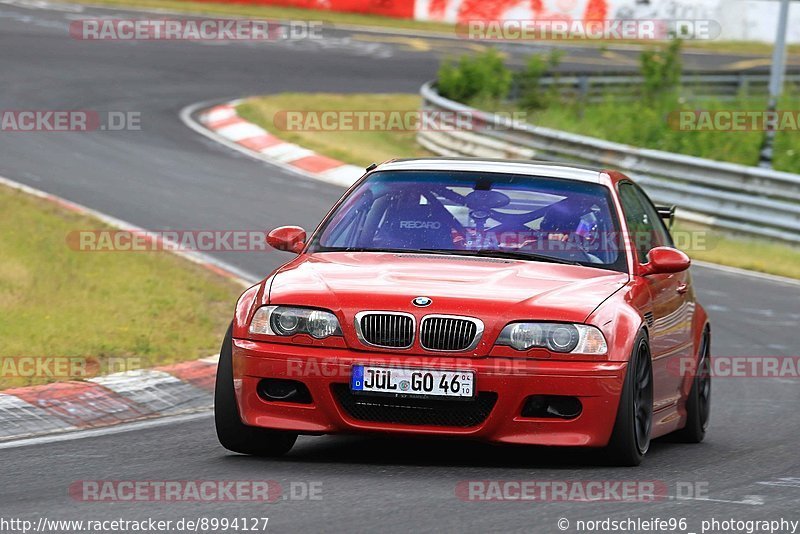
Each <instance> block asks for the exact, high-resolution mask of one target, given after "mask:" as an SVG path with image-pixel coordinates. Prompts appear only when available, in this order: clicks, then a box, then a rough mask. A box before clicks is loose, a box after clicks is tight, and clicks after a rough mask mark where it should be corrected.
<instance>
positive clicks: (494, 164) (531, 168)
mask: <svg viewBox="0 0 800 534" xmlns="http://www.w3.org/2000/svg"><path fill="white" fill-rule="evenodd" d="M375 170H376V171H377V170H380V171H434V170H436V171H439V170H441V171H475V172H497V173H506V174H522V175H529V176H542V177H548V178H564V179H568V180H578V181H582V182H591V183H596V184H600V183H602V184H607V183H608V182H607V180H608V175H607V174H605V172H604V171H601V170H598V169H593V168H590V167H584V166H582V165H576V164H572V163H556V162H552V161H536V160H512V159H492V158H413V159H393V160H389V161H387V162H385V163H382V164H380V165H378V166H377V168H376V169H375Z"/></svg>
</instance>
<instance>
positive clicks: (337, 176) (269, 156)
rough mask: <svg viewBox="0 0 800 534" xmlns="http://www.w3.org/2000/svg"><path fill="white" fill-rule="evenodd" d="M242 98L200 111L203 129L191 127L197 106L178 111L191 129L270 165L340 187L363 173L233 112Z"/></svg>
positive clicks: (353, 180)
mask: <svg viewBox="0 0 800 534" xmlns="http://www.w3.org/2000/svg"><path fill="white" fill-rule="evenodd" d="M240 102H241V100H234V101H232V102H228V103H226V104H220V105H217V106H213V107H211V108H208V109H205V110H204V111H201V112H200V114H199V116H198V120H199V124H200V125H202V127H204V129H205V130H206V131H201V130H200V129H198V128H197V127H194V126H193V125H192V124H191V123H192V122H194V121H193V119H192V118H191V115H192V114H193V113H194V112H195V111H196V110H197V106H190V108H187V109H186V110H184V112H182V113H181V115H182V118H183V119H184V122H185V123H187V125H189V126H190V127H192V128H193V129H194V130H196V131H198V132H200V133H203V134H204V135H208V136H210V137H212V138H213V139H215V140H217V141H219V142H221V143H223V144H225V145H227V146H230V147H232V148H235V149H236V150H239V151H240V152H244V153H246V154H248V155H250V156H252V157H255V158H257V159H260V160H262V161H266V162H268V163H271V164H273V165H278V166H280V167H282V168H285V169H288V170H291V171H293V172H296V173H299V174H302V175H303V176H306V177H309V178H312V179H314V180H319V181H322V182H327V183H330V184H334V185H339V186H342V187H350V186H351V185H353V183H354V182H355V181H356V180H358V179H359V178H360V177H361V176H362V175H363V174H364V169H363V168H361V167H359V166H357V165H349V164H347V163H343V162H341V161H339V160H336V159H333V158H329V157H327V156H323V155H321V154H317V153H316V152H313V151H312V150H309V149H307V148H304V147H301V146H300V145H296V144H294V143H287V142H286V141H284V140H282V139H280V138H279V137H276V136H274V135H272V134H271V133H269V132H267V131H266V130H264V129H263V128H261V127H260V126H258V125H256V124H253V123H252V122H248V121H246V120H245V119H243V118H241V117H240V116H239V115H238V114H237V113H236V106H237V105H238V104H239V103H240Z"/></svg>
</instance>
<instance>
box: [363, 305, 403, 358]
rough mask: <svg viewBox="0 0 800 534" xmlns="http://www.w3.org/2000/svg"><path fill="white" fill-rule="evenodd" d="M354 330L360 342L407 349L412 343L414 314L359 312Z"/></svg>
mask: <svg viewBox="0 0 800 534" xmlns="http://www.w3.org/2000/svg"><path fill="white" fill-rule="evenodd" d="M356 331H357V332H358V337H359V339H361V342H362V343H365V344H367V345H372V346H374V347H386V348H392V349H407V348H409V347H410V346H411V345H413V344H414V316H413V315H411V314H408V313H392V312H360V313H357V314H356Z"/></svg>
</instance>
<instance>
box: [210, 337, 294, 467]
mask: <svg viewBox="0 0 800 534" xmlns="http://www.w3.org/2000/svg"><path fill="white" fill-rule="evenodd" d="M232 329H233V327H232V326H231V327H228V332H227V333H226V334H225V339H224V340H223V342H222V348H221V349H220V351H219V364H218V366H217V380H216V385H215V387H214V422H215V423H216V427H217V439H219V442H220V444H222V446H223V447H225V448H226V449H228V450H229V451H233V452H238V453H241V454H251V455H254V456H281V455H284V454H286V453H287V452H289V450H290V449H291V448H292V447H293V446H294V443H295V441H297V434H294V433H291V432H283V431H280V430H270V429H267V428H257V427H253V426H247V425H245V424H244V423H242V418H241V416H240V415H239V408H238V406H237V405H236V395H235V393H234V390H233V340H232V335H231V331H232Z"/></svg>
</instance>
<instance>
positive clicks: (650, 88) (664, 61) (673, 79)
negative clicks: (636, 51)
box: [640, 38, 683, 100]
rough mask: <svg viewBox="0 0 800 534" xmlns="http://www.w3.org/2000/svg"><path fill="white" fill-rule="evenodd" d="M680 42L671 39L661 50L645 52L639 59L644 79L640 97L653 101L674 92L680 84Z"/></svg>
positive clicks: (681, 66)
mask: <svg viewBox="0 0 800 534" xmlns="http://www.w3.org/2000/svg"><path fill="white" fill-rule="evenodd" d="M681 44H682V42H681V40H680V39H677V38H673V39H672V40H671V41H670V42H669V44H668V45H667V47H666V48H664V49H663V50H645V51H644V52H642V55H641V57H640V69H641V71H642V76H643V77H644V83H643V84H642V97H643V98H644V99H645V100H653V98H655V97H656V96H659V95H664V94H668V93H671V92H674V91H675V90H676V89H677V88H678V86H680V83H681V69H682V68H683V65H682V64H681Z"/></svg>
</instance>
